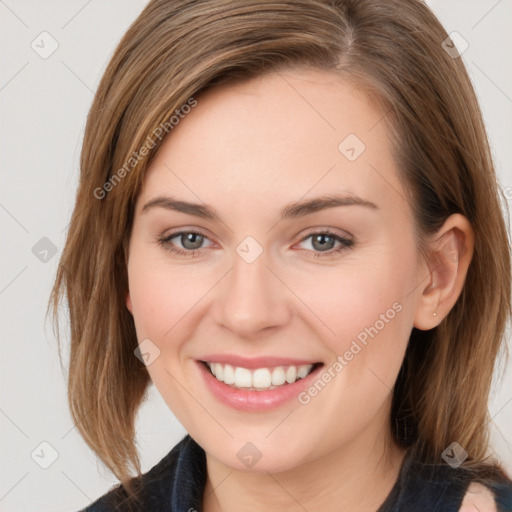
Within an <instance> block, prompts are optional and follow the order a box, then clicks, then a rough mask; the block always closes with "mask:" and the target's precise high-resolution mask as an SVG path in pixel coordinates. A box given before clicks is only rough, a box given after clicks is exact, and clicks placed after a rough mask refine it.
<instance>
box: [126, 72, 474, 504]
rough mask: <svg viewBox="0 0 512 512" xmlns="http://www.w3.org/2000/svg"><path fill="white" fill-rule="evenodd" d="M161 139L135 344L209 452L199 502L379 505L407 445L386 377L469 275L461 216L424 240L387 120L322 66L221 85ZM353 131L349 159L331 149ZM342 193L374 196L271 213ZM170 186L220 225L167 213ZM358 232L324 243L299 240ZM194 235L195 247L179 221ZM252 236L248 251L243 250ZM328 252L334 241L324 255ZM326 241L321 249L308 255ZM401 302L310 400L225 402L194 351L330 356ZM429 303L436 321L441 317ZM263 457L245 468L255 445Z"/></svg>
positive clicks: (134, 301)
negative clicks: (257, 250) (255, 405)
mask: <svg viewBox="0 0 512 512" xmlns="http://www.w3.org/2000/svg"><path fill="white" fill-rule="evenodd" d="M197 99H198V105H197V106H196V107H195V108H194V109H193V110H192V112H191V113H190V114H188V115H187V116H186V118H185V119H183V120H181V121H180V123H179V125H178V126H176V127H175V128H174V129H173V131H172V136H168V137H167V138H166V139H165V140H164V142H163V145H162V146H161V148H160V149H159V152H158V153H157V155H156V157H155V159H154V160H153V161H152V163H151V165H150V168H149V169H148V172H147V174H146V176H145V178H144V182H143V188H142V191H141V193H140V195H139V197H138V200H137V203H136V209H135V214H134V224H133V230H132V234H131V238H130V245H129V259H128V277H129V292H128V294H127V297H126V304H127V307H128V309H129V310H130V312H131V313H132V314H133V317H134V321H135V326H136V331H137V336H138V339H139V341H142V340H144V339H147V338H149V339H150V340H151V341H152V342H153V343H154V344H155V345H156V346H157V347H158V349H159V350H160V355H159V356H158V357H157V358H156V359H155V360H154V361H153V362H152V363H151V364H150V365H149V366H148V367H147V370H148V372H149V374H150V376H151V379H152V381H153V383H154V384H155V386H156V387H157V389H158V391H159V392H160V393H161V395H162V397H163V398H164V400H165V401H166V403H167V404H168V406H169V407H170V409H171V410H172V411H173V413H174V414H175V415H176V417H177V418H178V420H179V421H180V422H181V423H182V424H183V426H184V427H185V429H186V430H187V431H188V432H189V433H190V435H191V436H192V437H193V438H194V439H195V440H196V441H197V442H198V443H199V444H200V445H201V446H202V447H203V448H204V450H205V451H206V454H207V469H208V480H207V484H206V489H205V494H204V499H203V502H204V503H203V504H204V510H206V511H207V512H212V511H215V510H222V511H224V512H226V511H228V512H229V511H232V510H233V511H234V510H237V511H238V510H247V511H259V510H289V511H294V510H304V509H306V510H323V511H331V510H332V511H334V510H336V511H338V512H339V511H345V510H347V511H348V510H351V511H375V510H376V509H377V508H378V507H379V505H380V504H381V503H382V502H383V501H384V499H385V498H386V496H387V495H388V493H389V492H390V490H391V488H392V486H393V484H394V482H395V480H396V478H397V475H398V472H399V469H400V466H401V463H402V460H403V457H404V451H403V450H401V449H399V448H398V447H397V446H396V445H395V443H394V442H393V440H392V437H391V432H390V428H389V417H390V406H391V397H392V389H393V386H394V383H395V381H396V378H397V375H398V371H399V369H400V366H401V364H402V360H403V357H404V353H405V349H406V346H407V342H408V339H409V335H410V332H411V330H412V328H413V327H414V326H415V327H417V328H419V329H431V328H433V327H435V326H436V325H437V324H438V323H439V322H441V321H442V319H443V318H444V317H445V316H446V315H447V314H448V312H449V311H450V309H451V307H452V306H453V304H454V303H455V301H456V300H457V298H458V296H459V294H460V291H461V289H462V285H463V283H464V279H465V275H466V271H467V267H468V265H469V262H470V260H471V255H472V251H473V243H474V235H473V231H472V229H471V226H470V225H469V223H468V221H467V220H466V219H465V218H464V217H462V216H461V215H453V216H451V217H449V218H448V219H447V221H446V222H445V224H444V225H443V227H442V228H441V229H440V230H439V232H438V233H436V234H435V235H434V236H432V237H430V238H429V239H428V240H427V241H428V244H429V248H430V252H429V258H428V259H424V258H423V257H422V256H421V254H420V252H419V249H418V242H417V239H416V232H415V227H414V220H413V215H412V210H411V206H410V204H409V203H408V202H407V200H406V199H405V198H406V197H407V196H406V193H405V190H404V186H403V184H402V183H401V181H400V178H399V174H398V170H397V168H396V166H395V163H394V161H393V159H392V157H391V153H390V149H389V141H388V137H387V133H388V128H387V126H386V123H385V122H384V120H383V115H382V113H381V112H380V111H378V110H376V109H375V108H374V107H373V106H372V105H370V103H368V101H367V100H366V98H365V97H364V96H363V95H362V94H361V93H360V92H358V90H357V89H356V88H354V87H353V86H352V85H350V84H348V83H347V82H345V81H343V80H342V79H341V78H339V77H337V76H335V75H333V74H331V73H327V72H320V71H312V70H306V69H296V70H293V71H287V72H286V73H284V72H280V73H273V74H268V75H265V76H261V77H258V78H256V79H252V80H250V81H246V82H241V83H237V84H231V85H228V86H222V87H220V88H214V89H212V90H210V91H208V92H206V93H205V94H203V95H201V96H199V97H198V98H197ZM348 134H356V135H357V137H358V138H359V139H360V140H361V141H363V143H364V144H365V146H366V149H365V150H364V151H363V152H362V153H361V154H360V156H358V158H357V159H356V160H354V161H349V160H348V159H347V158H346V157H345V156H344V154H342V153H341V152H340V150H339V149H338V146H339V144H340V142H342V141H343V140H344V139H345V137H346V136H347V135H348ZM327 193H339V194H349V195H351V196H358V197H360V198H362V199H364V200H366V201H371V202H373V203H374V204H375V205H376V208H368V207H364V206H361V205H352V206H339V207H335V208H328V209H324V210H322V211H318V212H314V213H310V214H308V215H307V216H304V217H300V218H294V219H286V220H280V218H279V212H280V210H281V209H282V208H283V207H284V206H286V205H288V204H289V203H291V202H294V201H298V200H306V199H311V198H313V197H318V196H321V195H324V194H327ZM162 195H173V196H174V197H175V198H179V199H180V200H183V201H190V202H194V203H200V204H204V203H205V204H207V205H210V206H211V207H213V208H214V209H215V211H216V212H217V213H218V215H219V216H220V218H221V221H217V220H211V219H203V218H199V217H196V216H193V215H189V214H186V213H183V212H176V211H173V210H170V209H166V208H163V207H153V208H149V209H147V210H145V211H143V206H144V205H145V204H146V203H148V202H149V201H150V200H151V199H153V198H155V197H157V196H162ZM325 229H328V230H329V231H332V232H334V233H335V234H337V235H339V236H341V237H345V238H348V239H350V240H351V241H352V242H353V245H352V246H351V247H345V248H344V249H343V250H342V251H341V252H339V253H336V254H335V253H334V249H336V248H338V247H339V246H340V242H336V241H333V240H332V239H329V243H330V245H329V244H327V247H326V248H325V249H324V251H322V248H321V247H320V248H319V245H318V244H314V243H313V241H314V237H312V236H309V238H306V237H307V236H308V235H312V234H317V233H322V232H325ZM187 230H189V231H190V230H192V231H200V232H201V233H202V234H204V235H205V237H206V238H205V239H204V243H203V245H202V246H200V249H198V250H197V251H196V255H195V256H194V257H190V256H189V255H188V256H181V255H177V254H174V253H171V252H169V247H171V246H174V247H176V248H178V249H181V250H189V252H191V249H190V247H191V245H190V243H189V244H188V245H186V244H187V239H186V238H185V239H184V238H182V237H180V236H175V237H174V238H172V241H167V242H166V244H165V245H163V246H162V245H161V244H159V243H158V240H159V239H161V238H164V237H169V236H170V235H171V234H175V233H178V232H180V231H185V232H186V231H187ZM247 236H252V237H253V238H254V239H255V240H256V241H257V243H258V244H259V246H260V247H261V249H262V251H263V252H262V253H261V255H260V256H259V257H258V258H257V259H256V260H255V261H254V262H252V263H248V262H246V261H245V260H244V259H243V258H241V257H240V256H239V255H238V254H237V252H236V249H237V246H238V245H239V244H240V242H242V241H243V240H244V239H245V238H246V237H247ZM325 251H327V252H325ZM315 253H320V255H321V257H319V258H315V257H314V256H313V255H314V254H315ZM397 302H398V303H399V304H400V305H401V310H400V312H399V313H397V314H396V315H395V316H394V318H393V319H392V320H390V321H388V322H387V323H386V324H385V327H384V328H382V329H380V330H379V332H378V334H377V335H376V336H375V337H374V338H371V339H369V341H368V344H367V345H366V346H365V347H364V348H363V349H362V350H361V351H360V352H359V353H358V354H357V355H356V356H355V357H354V358H353V359H352V360H351V361H350V362H349V364H347V366H346V367H345V368H343V370H342V371H341V372H339V373H338V374H337V375H336V377H335V378H334V379H332V380H331V382H330V383H329V384H328V385H327V386H326V387H325V388H324V389H323V390H322V391H321V393H319V394H318V395H317V396H316V397H314V399H312V400H311V401H310V403H308V404H307V405H301V404H300V403H299V402H298V401H297V400H292V401H290V402H289V403H286V404H285V405H283V406H280V407H279V408H277V409H275V410H272V411H266V412H257V413H256V412H241V411H237V410H234V409H232V408H230V407H228V406H226V405H224V404H221V403H219V402H218V401H217V400H216V399H215V398H214V397H213V396H212V395H211V394H210V392H209V390H208V389H207V388H206V386H205V384H204V383H203V380H202V379H201V378H200V375H199V372H198V369H197V365H196V362H195V360H197V359H201V356H204V355H206V354H208V353H212V352H215V353H220V354H232V353H234V354H237V355H241V356H246V357H256V356H269V355H270V356H284V357H300V358H304V359H307V360H312V361H320V362H323V363H324V364H325V366H326V367H329V365H331V364H332V363H333V362H334V361H335V360H336V356H337V355H338V354H344V353H345V352H346V351H347V350H348V349H349V348H350V344H351V342H352V340H354V339H355V337H356V336H357V335H358V334H359V333H361V332H362V331H364V329H365V327H369V326H372V325H374V324H375V323H376V321H377V320H379V318H381V317H380V315H382V314H384V313H385V312H386V311H387V310H388V309H389V308H392V305H393V304H395V303H397ZM434 313H436V315H434ZM248 441H250V442H252V443H253V444H254V445H255V446H256V447H257V448H258V450H259V451H260V452H261V454H262V457H261V459H260V460H259V461H258V462H257V463H256V464H255V465H254V466H253V467H252V469H248V468H246V467H245V466H244V465H243V464H242V462H241V461H240V460H239V459H238V457H237V452H238V451H239V450H240V449H241V448H242V447H243V446H244V445H245V444H246V443H247V442H248Z"/></svg>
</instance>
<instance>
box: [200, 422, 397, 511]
mask: <svg viewBox="0 0 512 512" xmlns="http://www.w3.org/2000/svg"><path fill="white" fill-rule="evenodd" d="M386 424H387V423H386ZM376 427H380V428H376ZM404 456H405V450H404V449H401V448H399V447H398V446H397V445H396V444H395V443H394V441H393V440H392V436H391V431H390V430H389V429H388V430H386V428H384V426H383V425H382V424H380V425H370V426H369V427H368V429H366V431H364V432H362V433H361V435H359V436H358V437H357V439H354V440H353V441H352V442H351V443H346V444H343V445H341V446H339V447H337V448H336V449H335V450H333V451H331V452H330V453H328V454H327V455H325V456H323V457H320V458H316V459H314V460H312V461H309V462H305V463H303V464H302V465H300V466H298V467H294V468H293V469H290V470H288V471H283V472H279V473H268V472H259V473H257V472H242V471H236V470H233V469H232V468H229V467H227V466H225V465H224V464H222V463H221V462H220V461H218V460H216V459H214V458H212V457H211V456H210V455H208V454H207V473H208V478H207V482H206V486H205V491H204V495H203V510H204V511H205V512H221V511H222V512H235V511H237V512H239V511H240V510H244V511H247V512H259V511H265V512H268V511H269V510H290V511H295V510H297V511H304V510H322V511H323V512H331V511H332V512H348V511H351V512H375V511H376V510H377V509H378V508H379V507H380V505H381V504H382V503H383V502H384V501H385V499H386V497H387V496H388V494H389V493H390V491H391V489H392V488H393V485H394V483H395V481H396V480H397V478H398V474H399V472H400V468H401V465H402V462H403V458H404Z"/></svg>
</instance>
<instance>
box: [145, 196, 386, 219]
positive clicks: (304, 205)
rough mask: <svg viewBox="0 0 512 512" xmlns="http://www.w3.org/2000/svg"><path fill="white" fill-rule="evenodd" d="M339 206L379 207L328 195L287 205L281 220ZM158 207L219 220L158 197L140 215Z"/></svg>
mask: <svg viewBox="0 0 512 512" xmlns="http://www.w3.org/2000/svg"><path fill="white" fill-rule="evenodd" d="M339 206H363V207H366V208H370V209H372V210H378V209H379V207H378V206H377V205H376V204H375V203H372V202H371V201H367V200H365V199H361V198H360V197H358V196H354V195H339V194H329V195H324V196H320V197H315V198H313V199H309V200H307V201H297V202H293V203H289V204H287V205H286V206H285V207H284V208H283V209H282V210H281V213H280V218H281V220H284V219H295V218H299V217H304V216H305V215H309V214H310V213H315V212H318V211H321V210H325V209H328V208H336V207H339ZM155 207H160V208H165V209H167V210H173V211H177V212H181V213H186V214H188V215H194V216H195V217H200V218H202V219H210V220H219V221H220V220H221V219H220V216H219V215H218V214H217V212H216V211H215V209H214V208H212V207H211V206H208V205H204V204H197V203H190V202H188V201H181V200H178V199H176V198H173V197H167V196H158V197H155V198H153V199H151V200H149V201H148V202H147V203H146V204H145V205H144V206H143V208H142V213H145V212H146V211H148V210H150V209H151V208H155Z"/></svg>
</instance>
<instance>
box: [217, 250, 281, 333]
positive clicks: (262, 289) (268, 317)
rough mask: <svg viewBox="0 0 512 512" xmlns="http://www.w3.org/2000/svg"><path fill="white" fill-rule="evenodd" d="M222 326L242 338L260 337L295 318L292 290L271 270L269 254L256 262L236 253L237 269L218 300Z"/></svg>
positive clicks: (227, 279)
mask: <svg viewBox="0 0 512 512" xmlns="http://www.w3.org/2000/svg"><path fill="white" fill-rule="evenodd" d="M214 311H215V318H216V321H217V324H218V325H221V326H223V327H225V328H227V329H229V330H230V331H232V332H233V333H234V334H235V335H236V336H237V337H239V338H246V339H251V338H256V337H258V336H259V335H261V334H262V333H263V332H267V331H268V332H270V331H271V330H272V329H276V328H279V327H282V326H283V325H286V323H287V322H288V321H289V319H290V317H291V302H290V294H289V293H288V288H287V287H286V286H285V285H284V284H283V282H282V281H281V280H280V279H279V278H278V277H276V274H275V273H274V271H272V270H271V269H270V268H269V267H268V261H267V258H266V257H265V252H264V253H263V254H262V255H261V256H260V257H259V258H257V259H256V260H255V261H253V262H252V263H248V262H246V261H245V260H244V259H243V258H241V257H239V256H238V254H235V257H234V259H233V268H232V270H231V272H229V273H228V275H227V276H226V277H225V279H224V280H223V283H222V284H221V286H220V288H219V290H218V295H217V296H216V298H215V306H214Z"/></svg>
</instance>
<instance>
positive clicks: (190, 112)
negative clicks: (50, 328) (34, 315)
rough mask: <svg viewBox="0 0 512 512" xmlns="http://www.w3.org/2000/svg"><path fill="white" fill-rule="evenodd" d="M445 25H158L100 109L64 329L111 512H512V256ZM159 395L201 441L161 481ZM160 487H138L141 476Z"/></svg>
mask: <svg viewBox="0 0 512 512" xmlns="http://www.w3.org/2000/svg"><path fill="white" fill-rule="evenodd" d="M454 48H455V47H454V45H453V44H452V42H451V41H450V39H449V38H448V35H447V34H446V32H445V30H444V29H443V28H442V27H441V25H440V24H439V22H438V21H437V19H436V18H435V16H434V15H433V14H432V13H431V11H430V10H429V9H428V7H426V6H425V5H424V4H423V3H422V2H420V1H416V0H410V1H407V2H403V1H399V0H393V1H388V2H380V1H376V0H359V1H356V0H338V1H335V2H327V1H291V0H289V1H281V2H273V1H272V2H270V1H269V2H262V1H247V0H243V1H242V0H233V1H230V2H223V1H219V0H215V1H213V0H212V1H205V2H194V1H191V0H183V1H178V2H171V1H169V0H165V1H164V0H156V1H151V2H150V3H149V4H148V5H147V7H146V8H145V9H144V11H143V12H142V13H141V15H140V16H139V18H138V19H137V20H136V21H135V22H134V23H133V24H132V26H131V27H130V28H129V30H128V31H127V33H126V35H125V36H124V38H123V39H122V41H121V42H120V44H119V46H118V48H117V50H116V52H115V54H114V56H113V58H112V60H111V62H110V64H109V66H108V68H107V70H106V72H105V74H104V77H103V79H102V81H101V83H100V86H99V88H98V92H97V95H96V97H95V100H94V103H93V105H92V107H91V110H90V113H89V118H88V122H87V128H86V133H85V137H84V144H83V150H82V159H81V180H80V186H79V190H78V195H77V198H76V206H75V210H74V212H73V217H72V221H71V225H70V229H69V235H68V240H67V243H66V247H65V250H64V252H63V256H62V260H61V263H60V267H59V271H58V275H57V279H56V283H55V287H54V290H53V294H52V304H53V306H54V308H55V311H56V306H57V305H58V303H59V301H60V300H61V299H62V298H64V296H65V298H66V299H67V301H68V304H69V311H70V322H71V361H70V368H69V402H70V407H71V412H72V415H73V418H74V419H75V421H76V423H77V426H78V428H79V430H80V432H81V434H82V436H83V437H84V439H85V440H86V442H87V443H88V444H89V446H90V447H91V448H92V449H93V450H94V451H95V452H96V453H97V454H98V456H99V457H100V458H101V460H102V461H103V462H104V463H105V465H106V466H107V467H108V468H109V469H111V470H112V471H113V472H114V474H115V475H116V476H117V477H118V478H119V479H120V481H121V484H122V485H121V486H118V487H117V488H115V489H113V490H112V491H110V492H109V493H107V494H106V495H104V496H102V497H100V498H99V499H98V500H97V501H96V502H95V503H94V504H92V505H91V506H90V507H88V508H87V510H90V511H100V510H144V511H148V510H160V511H161V510H173V511H174V510H189V511H190V510H204V511H207V512H212V511H216V510H223V511H229V510H234V509H236V510H264V509H265V510H323V511H326V510H336V511H340V510H351V511H353V510H361V511H375V510H379V511H380V512H384V511H405V510H407V511H416V510H418V511H419V510H421V511H425V510H481V511H484V510H485V511H490V510H500V511H502V510H510V509H511V508H512V482H511V481H510V480H509V478H508V477H507V476H506V475H505V473H504V471H503V470H502V469H501V468H500V467H499V465H498V463H497V462H496V461H495V460H493V459H492V458H491V457H490V455H489V446H488V442H487V422H488V412H487V400H488V394H489V387H490V382H491V377H492V373H493V368H494V362H495V360H496V357H497V354H498V351H499V349H500V346H501V343H502V338H503V333H504V328H505V324H506V321H507V319H508V317H509V314H510V255H509V245H508V239H507V233H506V229H505V224H504V221H503V217H502V213H501V210H500V203H499V192H498V187H497V184H496V177H495V173H494V168H493V163H492V159H491V156H490V152H489V147H488V142H487V137H486V133H485V129H484V126H483V123H482V119H481V114H480V110H479V107H478V103H477V101H476V98H475V94H474V91H473V89H472V86H471V83H470V81H469V79H468V76H467V74H466V71H465V68H464V65H463V63H462V62H461V59H460V55H458V53H457V52H456V50H454ZM150 382H152V383H153V384H154V385H155V386H156V387H157V389H158V391H159V392H160V393H161V395H162V397H163V398H164V400H165V401H166V403H167V404H168V405H169V407H170V409H171V410H172V411H173V413H174V414H175V415H176V417H177V418H178V419H179V420H180V422H181V423H182V424H183V425H184V427H185V428H186V430H187V432H188V434H189V435H187V436H186V437H185V438H184V439H183V440H182V441H181V442H180V443H179V444H178V445H177V446H176V447H174V448H173V450H172V451H171V452H170V453H168V454H167V455H166V456H165V457H164V458H163V459H162V461H161V462H160V463H159V464H158V465H156V466H155V467H154V468H152V470H151V471H149V472H147V473H146V474H144V475H141V472H140V465H139V461H138V455H137V449H136V446H135V441H134V439H135V431H134V423H135V418H136V414H137V410H138V408H139V406H140V404H141V402H142V401H143V400H144V397H145V393H146V390H147V389H148V385H149V383H150ZM132 468H133V469H135V471H136V472H137V476H136V478H134V479H131V474H130V473H131V469H132Z"/></svg>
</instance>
